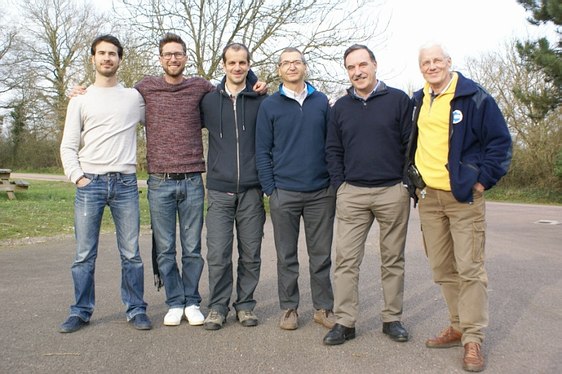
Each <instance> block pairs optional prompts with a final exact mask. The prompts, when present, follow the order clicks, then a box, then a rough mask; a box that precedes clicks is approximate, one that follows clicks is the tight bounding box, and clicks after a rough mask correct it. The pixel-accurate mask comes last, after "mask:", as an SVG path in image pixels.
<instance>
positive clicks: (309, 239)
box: [269, 188, 336, 309]
mask: <svg viewBox="0 0 562 374" xmlns="http://www.w3.org/2000/svg"><path fill="white" fill-rule="evenodd" d="M335 201H336V200H335V194H334V192H333V190H332V188H326V189H322V190H319V191H314V192H295V191H287V190H281V189H276V190H275V191H273V194H272V195H271V197H270V200H269V205H270V212H271V220H272V222H273V232H274V237H275V249H276V251H277V283H278V293H279V305H280V307H281V309H297V308H298V306H299V285H298V278H299V260H298V238H299V229H300V219H301V217H302V218H303V221H304V231H305V235H306V247H307V252H308V259H309V260H308V261H309V268H310V288H311V292H312V304H313V306H314V308H315V309H332V308H333V304H334V294H333V291H332V283H331V281H330V268H331V265H332V260H331V257H330V256H331V251H332V237H333V229H334V214H335Z"/></svg>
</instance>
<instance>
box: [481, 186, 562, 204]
mask: <svg viewBox="0 0 562 374" xmlns="http://www.w3.org/2000/svg"><path fill="white" fill-rule="evenodd" d="M486 200H488V201H504V202H510V203H522V204H548V205H562V191H560V189H552V190H546V189H538V188H530V187H527V188H513V187H500V186H496V187H494V188H492V189H491V190H488V191H486Z"/></svg>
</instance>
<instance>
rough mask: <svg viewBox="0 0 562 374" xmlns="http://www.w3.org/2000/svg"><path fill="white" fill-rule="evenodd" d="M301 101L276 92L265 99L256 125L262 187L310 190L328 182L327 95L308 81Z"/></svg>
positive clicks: (271, 190) (257, 159) (258, 162)
mask: <svg viewBox="0 0 562 374" xmlns="http://www.w3.org/2000/svg"><path fill="white" fill-rule="evenodd" d="M307 89H308V95H307V97H306V99H305V100H304V103H303V105H302V107H301V105H300V104H299V103H298V102H297V101H296V100H293V99H291V98H289V97H287V96H285V95H284V93H283V88H282V86H280V88H279V92H276V93H275V94H273V95H271V96H269V97H268V98H267V99H265V100H264V101H263V102H262V104H261V106H260V109H259V112H258V119H257V128H256V166H257V169H258V176H259V180H260V183H261V186H262V189H263V191H264V192H265V193H266V194H267V195H271V193H272V192H273V190H274V189H275V188H280V189H284V190H289V191H299V192H312V191H317V190H320V189H322V188H326V187H328V186H329V184H330V179H329V175H328V170H327V166H326V157H325V140H326V125H327V121H328V116H329V108H330V107H329V104H328V98H327V97H326V95H324V94H323V93H321V92H319V91H316V90H315V89H314V87H312V86H311V85H310V84H308V83H307Z"/></svg>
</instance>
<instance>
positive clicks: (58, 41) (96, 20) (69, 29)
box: [18, 0, 111, 139]
mask: <svg viewBox="0 0 562 374" xmlns="http://www.w3.org/2000/svg"><path fill="white" fill-rule="evenodd" d="M18 6H19V7H20V10H21V13H22V15H23V19H24V21H25V22H23V24H22V28H21V29H22V35H23V36H24V39H23V43H22V52H21V53H20V54H21V55H22V56H25V57H26V61H27V62H28V69H30V68H32V69H35V71H36V72H37V75H38V81H37V86H36V89H37V90H39V97H40V99H41V101H42V103H43V105H44V108H47V109H48V111H47V112H44V113H42V114H43V123H44V124H45V126H47V127H50V128H51V130H52V133H53V135H55V136H56V138H58V139H60V137H61V135H62V129H63V127H64V118H65V115H66V106H67V104H68V98H67V96H66V95H67V91H68V88H69V87H70V86H71V85H74V84H77V83H78V82H81V81H84V79H85V76H84V69H83V59H84V56H85V55H87V53H88V47H89V44H90V43H91V41H92V39H93V38H94V37H95V36H96V35H97V34H99V33H100V32H102V30H104V29H107V26H108V25H107V21H106V19H105V18H104V17H103V16H102V14H101V13H99V12H98V11H96V9H95V8H94V7H93V5H92V4H91V3H85V4H83V3H80V4H79V3H78V2H77V1H74V0H27V1H26V2H18ZM109 27H111V26H109Z"/></svg>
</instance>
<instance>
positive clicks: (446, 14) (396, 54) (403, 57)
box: [374, 0, 554, 90]
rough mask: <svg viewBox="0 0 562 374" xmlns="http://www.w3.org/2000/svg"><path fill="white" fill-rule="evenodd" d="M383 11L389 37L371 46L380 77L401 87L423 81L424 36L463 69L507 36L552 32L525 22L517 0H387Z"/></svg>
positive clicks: (524, 16)
mask: <svg viewBox="0 0 562 374" xmlns="http://www.w3.org/2000/svg"><path fill="white" fill-rule="evenodd" d="M385 13H387V14H389V17H390V24H389V27H388V39H387V41H386V42H385V43H384V45H379V46H378V51H377V50H376V51H374V52H375V55H376V56H377V60H378V64H379V68H378V72H379V77H380V78H381V79H382V80H384V81H385V82H386V83H387V84H389V85H393V86H395V87H397V88H401V89H403V90H407V88H408V86H410V85H411V86H413V87H414V88H419V87H420V86H421V85H422V84H423V79H422V77H421V74H420V73H419V70H418V66H417V58H418V50H419V47H420V46H421V45H423V44H424V43H426V42H428V41H432V40H435V41H439V42H442V43H443V44H444V45H445V46H446V47H447V49H448V50H449V53H450V55H451V57H452V60H453V67H454V68H456V69H458V70H460V71H461V72H462V71H463V67H464V61H465V59H466V58H467V57H479V56H480V55H482V54H483V53H485V52H489V51H492V50H495V49H499V48H502V45H503V44H504V43H506V42H507V41H509V40H511V39H514V38H516V39H527V37H532V38H533V39H534V38H535V37H536V36H537V35H539V34H540V33H543V35H540V36H544V33H545V32H548V33H549V35H551V36H553V35H554V33H553V30H554V29H553V28H552V27H551V28H550V29H548V30H545V28H538V27H536V26H533V25H531V24H529V23H528V22H527V20H526V19H527V17H528V16H529V13H527V12H525V9H524V8H523V7H522V6H521V5H519V3H518V2H517V1H516V0H388V1H387V5H386V7H385Z"/></svg>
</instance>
